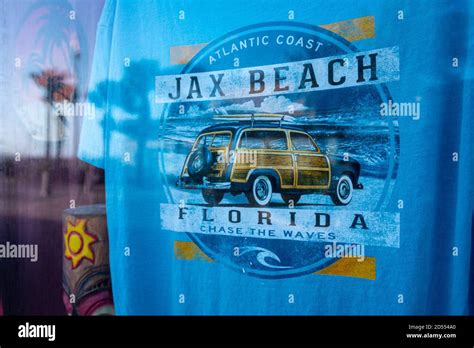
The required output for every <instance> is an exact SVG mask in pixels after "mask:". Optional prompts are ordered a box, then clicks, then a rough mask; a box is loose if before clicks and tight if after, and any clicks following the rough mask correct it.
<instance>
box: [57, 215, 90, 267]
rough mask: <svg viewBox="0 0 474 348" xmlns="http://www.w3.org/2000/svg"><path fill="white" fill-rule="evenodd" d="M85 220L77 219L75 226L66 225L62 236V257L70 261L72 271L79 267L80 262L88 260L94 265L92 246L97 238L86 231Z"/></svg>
mask: <svg viewBox="0 0 474 348" xmlns="http://www.w3.org/2000/svg"><path fill="white" fill-rule="evenodd" d="M86 222H87V220H84V219H78V221H77V224H76V225H74V224H72V223H70V222H68V223H67V231H66V234H65V235H64V244H65V246H66V248H65V250H64V256H65V257H66V259H68V260H71V263H72V269H74V268H76V267H77V266H79V265H80V263H81V262H82V260H84V259H88V260H89V261H91V262H92V263H94V259H95V255H94V250H92V247H91V246H92V244H93V243H95V242H97V237H96V236H94V235H92V234H90V233H88V232H87V231H86Z"/></svg>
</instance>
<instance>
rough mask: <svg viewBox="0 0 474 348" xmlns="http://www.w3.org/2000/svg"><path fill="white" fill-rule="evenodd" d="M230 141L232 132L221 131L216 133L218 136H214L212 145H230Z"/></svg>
mask: <svg viewBox="0 0 474 348" xmlns="http://www.w3.org/2000/svg"><path fill="white" fill-rule="evenodd" d="M229 141H230V134H228V133H219V134H216V136H215V137H214V140H213V141H212V145H211V147H225V146H227V145H229Z"/></svg>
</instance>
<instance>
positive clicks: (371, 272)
mask: <svg viewBox="0 0 474 348" xmlns="http://www.w3.org/2000/svg"><path fill="white" fill-rule="evenodd" d="M314 274H324V275H338V276H345V277H355V278H365V279H370V280H375V277H376V267H375V257H365V258H364V261H361V262H359V261H357V258H354V257H351V258H342V259H340V260H338V261H336V262H334V263H333V264H332V265H331V266H328V267H326V268H324V269H322V270H320V271H318V272H315V273H314Z"/></svg>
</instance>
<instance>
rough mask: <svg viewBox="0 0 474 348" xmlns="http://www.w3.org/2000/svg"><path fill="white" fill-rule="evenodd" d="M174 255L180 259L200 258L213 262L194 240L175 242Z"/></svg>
mask: <svg viewBox="0 0 474 348" xmlns="http://www.w3.org/2000/svg"><path fill="white" fill-rule="evenodd" d="M174 255H175V257H176V258H177V259H178V260H200V261H206V262H213V260H212V259H211V258H210V257H209V256H207V255H206V254H204V253H203V252H202V251H201V249H199V248H198V246H197V245H196V244H194V243H193V242H179V241H175V242H174Z"/></svg>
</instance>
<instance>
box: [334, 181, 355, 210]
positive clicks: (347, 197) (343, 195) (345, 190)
mask: <svg viewBox="0 0 474 348" xmlns="http://www.w3.org/2000/svg"><path fill="white" fill-rule="evenodd" d="M353 192H354V187H353V185H352V180H351V178H350V177H349V176H347V175H341V177H340V178H339V180H338V182H337V185H336V190H335V191H334V192H332V193H331V199H332V201H333V203H334V204H335V205H347V204H349V202H350V201H351V200H352V194H353Z"/></svg>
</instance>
